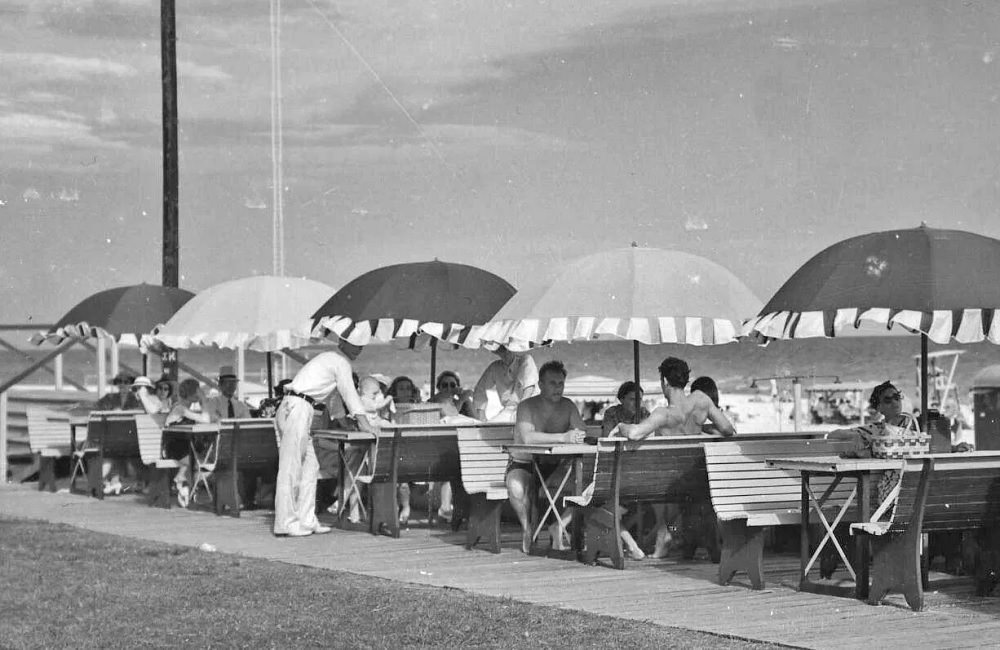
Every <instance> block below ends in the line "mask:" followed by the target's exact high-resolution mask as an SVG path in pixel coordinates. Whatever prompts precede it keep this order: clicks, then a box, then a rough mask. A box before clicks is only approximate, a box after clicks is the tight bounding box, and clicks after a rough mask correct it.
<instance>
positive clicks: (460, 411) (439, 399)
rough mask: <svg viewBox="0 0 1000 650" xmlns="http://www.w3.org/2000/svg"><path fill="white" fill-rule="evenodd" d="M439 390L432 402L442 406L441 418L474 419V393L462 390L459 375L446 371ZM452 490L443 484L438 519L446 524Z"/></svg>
mask: <svg viewBox="0 0 1000 650" xmlns="http://www.w3.org/2000/svg"><path fill="white" fill-rule="evenodd" d="M434 386H435V388H436V389H437V390H436V391H435V393H434V397H432V398H431V400H430V401H431V402H433V403H435V404H440V405H441V416H442V417H449V416H456V415H464V416H466V417H470V418H471V417H473V410H472V392H471V391H468V390H464V389H463V388H462V380H461V379H459V378H458V373H457V372H455V371H453V370H445V371H444V372H442V373H441V374H440V375H438V377H437V381H436V382H435V383H434ZM451 495H452V490H451V485H450V484H449V483H441V506H440V507H439V508H438V512H437V514H438V517H439V518H440V519H441V520H443V521H446V522H450V521H451V517H452V514H453V507H452V496H451Z"/></svg>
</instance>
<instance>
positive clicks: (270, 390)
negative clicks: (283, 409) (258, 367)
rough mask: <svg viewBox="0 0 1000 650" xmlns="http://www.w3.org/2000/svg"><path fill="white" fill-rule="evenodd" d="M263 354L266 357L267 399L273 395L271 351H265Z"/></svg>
mask: <svg viewBox="0 0 1000 650" xmlns="http://www.w3.org/2000/svg"><path fill="white" fill-rule="evenodd" d="M264 356H265V357H266V358H267V399H271V398H272V397H274V379H273V378H272V374H271V373H272V371H271V353H270V352H267V353H265V355H264Z"/></svg>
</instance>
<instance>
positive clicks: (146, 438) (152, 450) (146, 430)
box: [135, 413, 167, 465]
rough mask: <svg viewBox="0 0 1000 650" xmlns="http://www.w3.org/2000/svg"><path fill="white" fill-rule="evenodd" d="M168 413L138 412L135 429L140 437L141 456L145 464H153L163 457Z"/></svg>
mask: <svg viewBox="0 0 1000 650" xmlns="http://www.w3.org/2000/svg"><path fill="white" fill-rule="evenodd" d="M166 420H167V415H166V413H156V414H153V415H151V414H149V413H137V414H136V416H135V431H136V436H137V437H138V439H139V458H141V459H142V463H143V464H144V465H153V464H155V463H156V461H158V460H160V459H161V458H163V424H164V423H165V422H166Z"/></svg>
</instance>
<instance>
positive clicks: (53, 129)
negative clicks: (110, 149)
mask: <svg viewBox="0 0 1000 650" xmlns="http://www.w3.org/2000/svg"><path fill="white" fill-rule="evenodd" d="M0 140H7V141H14V142H26V143H29V144H35V145H37V144H39V143H42V142H47V143H50V144H54V143H58V144H64V145H65V144H70V145H76V146H113V145H114V143H110V142H105V141H104V140H102V139H101V138H99V137H97V136H95V135H94V134H93V133H92V132H91V129H90V126H88V125H87V124H86V123H84V122H83V121H82V120H80V119H73V117H72V115H71V114H64V119H59V118H55V117H49V116H46V115H32V114H28V113H11V114H8V115H0Z"/></svg>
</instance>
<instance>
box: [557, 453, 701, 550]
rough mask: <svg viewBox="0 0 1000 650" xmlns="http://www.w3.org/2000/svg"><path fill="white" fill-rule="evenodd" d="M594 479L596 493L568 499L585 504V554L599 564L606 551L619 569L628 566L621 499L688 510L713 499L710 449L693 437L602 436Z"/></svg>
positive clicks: (565, 500) (568, 498) (629, 502)
mask: <svg viewBox="0 0 1000 650" xmlns="http://www.w3.org/2000/svg"><path fill="white" fill-rule="evenodd" d="M593 478H594V480H593V492H592V494H590V495H581V496H568V497H565V498H564V502H565V503H567V504H574V505H577V506H581V507H583V508H584V513H583V514H584V520H585V522H586V540H587V541H586V549H585V550H584V552H583V554H582V556H581V559H582V560H583V561H585V562H588V563H594V562H596V560H597V558H598V557H601V556H606V557H609V558H610V559H611V563H612V566H614V568H616V569H624V568H625V554H624V549H623V547H622V539H621V533H622V523H621V516H620V515H619V514H618V508H617V506H618V505H619V504H621V505H629V504H656V503H678V504H681V507H682V513H684V512H686V511H690V510H691V509H692V508H696V507H697V505H698V504H699V503H702V502H704V501H707V499H708V480H707V477H706V474H705V452H704V450H703V448H702V443H698V442H691V441H690V437H684V438H647V439H646V440H642V441H639V442H635V441H627V440H623V439H620V438H601V439H600V440H598V441H597V457H596V459H595V461H594V475H593ZM706 543H707V544H711V542H710V541H709V542H706Z"/></svg>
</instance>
